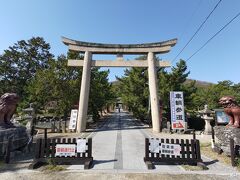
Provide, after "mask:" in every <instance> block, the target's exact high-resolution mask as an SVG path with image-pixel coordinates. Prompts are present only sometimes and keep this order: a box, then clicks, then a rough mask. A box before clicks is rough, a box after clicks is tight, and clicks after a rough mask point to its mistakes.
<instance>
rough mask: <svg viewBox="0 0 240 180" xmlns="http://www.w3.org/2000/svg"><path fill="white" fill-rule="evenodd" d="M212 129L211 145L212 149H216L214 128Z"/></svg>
mask: <svg viewBox="0 0 240 180" xmlns="http://www.w3.org/2000/svg"><path fill="white" fill-rule="evenodd" d="M211 127H212V141H211V145H212V149H214V148H215V132H214V128H213V126H211Z"/></svg>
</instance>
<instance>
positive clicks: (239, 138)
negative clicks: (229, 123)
mask: <svg viewBox="0 0 240 180" xmlns="http://www.w3.org/2000/svg"><path fill="white" fill-rule="evenodd" d="M214 132H215V137H216V140H217V146H218V147H219V148H221V149H222V151H223V152H224V153H225V154H227V155H230V139H233V140H234V143H235V144H238V145H240V128H233V127H226V126H215V127H214Z"/></svg>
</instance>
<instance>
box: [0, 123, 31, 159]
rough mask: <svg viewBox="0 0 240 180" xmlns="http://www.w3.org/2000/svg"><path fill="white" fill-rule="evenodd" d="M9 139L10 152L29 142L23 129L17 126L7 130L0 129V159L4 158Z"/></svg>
mask: <svg viewBox="0 0 240 180" xmlns="http://www.w3.org/2000/svg"><path fill="white" fill-rule="evenodd" d="M10 138H12V144H11V148H10V149H11V151H14V150H17V149H19V148H21V147H23V146H24V145H26V143H27V142H28V140H29V136H28V133H27V131H26V128H25V127H20V126H19V127H12V128H8V129H6V128H1V127H0V157H3V156H4V153H5V150H6V146H7V144H8V141H9V139H10Z"/></svg>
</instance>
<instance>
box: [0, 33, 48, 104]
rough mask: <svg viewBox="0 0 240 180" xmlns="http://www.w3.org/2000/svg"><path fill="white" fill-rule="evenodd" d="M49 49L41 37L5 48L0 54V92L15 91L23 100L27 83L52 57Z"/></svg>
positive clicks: (45, 66)
mask: <svg viewBox="0 0 240 180" xmlns="http://www.w3.org/2000/svg"><path fill="white" fill-rule="evenodd" d="M49 50H50V45H49V44H48V43H46V42H45V41H44V39H43V38H41V37H33V38H31V39H29V40H27V41H25V40H21V41H18V42H17V43H15V44H14V45H13V46H10V47H9V48H8V49H7V50H5V51H4V53H3V54H2V55H1V56H0V93H1V94H3V93H5V92H16V93H17V94H18V95H19V96H20V97H22V101H24V100H25V97H26V96H27V95H28V92H27V91H26V90H25V88H26V87H27V85H28V83H29V82H30V81H31V79H32V78H34V77H35V75H36V72H37V71H38V70H40V69H45V68H47V67H48V61H49V60H50V59H52V58H53V55H52V54H51V53H50V52H49Z"/></svg>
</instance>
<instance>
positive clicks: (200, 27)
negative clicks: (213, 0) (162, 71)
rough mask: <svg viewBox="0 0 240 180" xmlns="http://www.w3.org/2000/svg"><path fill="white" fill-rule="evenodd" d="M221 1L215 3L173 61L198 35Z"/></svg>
mask: <svg viewBox="0 0 240 180" xmlns="http://www.w3.org/2000/svg"><path fill="white" fill-rule="evenodd" d="M221 2H222V0H219V1H218V3H217V4H216V5H215V7H214V8H213V9H212V11H211V12H210V13H209V14H208V16H207V17H206V18H205V20H204V21H203V22H202V24H201V25H200V26H199V27H198V29H197V31H196V32H195V33H194V34H193V35H192V37H191V38H190V39H189V41H188V42H187V43H186V44H185V46H184V47H183V48H182V49H181V51H180V52H179V53H178V54H177V56H176V57H175V58H174V59H173V60H172V63H173V62H174V61H175V60H176V59H177V57H178V56H179V55H180V54H181V53H182V52H183V51H184V49H185V48H186V47H187V46H188V45H189V43H190V42H191V41H192V40H193V38H194V37H195V36H196V35H197V33H198V32H199V31H200V30H201V29H202V27H203V25H204V24H205V23H206V22H207V20H208V19H209V18H210V16H211V15H212V13H213V12H214V11H215V10H216V9H217V7H218V5H219V4H220V3H221Z"/></svg>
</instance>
